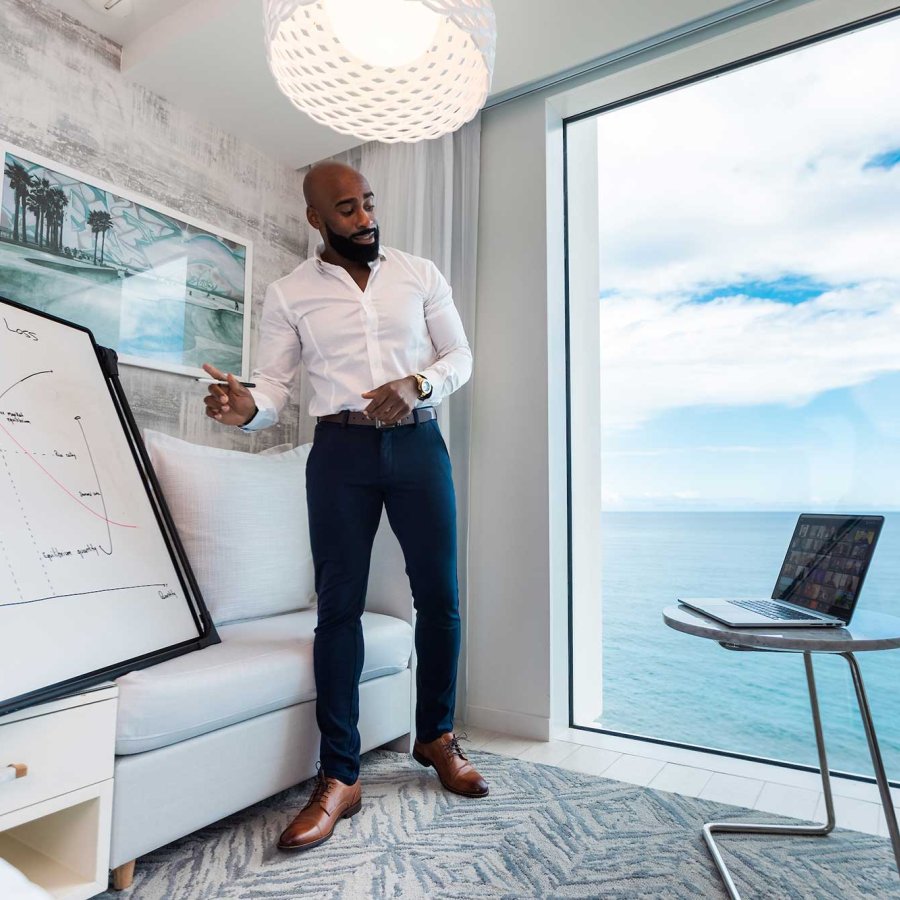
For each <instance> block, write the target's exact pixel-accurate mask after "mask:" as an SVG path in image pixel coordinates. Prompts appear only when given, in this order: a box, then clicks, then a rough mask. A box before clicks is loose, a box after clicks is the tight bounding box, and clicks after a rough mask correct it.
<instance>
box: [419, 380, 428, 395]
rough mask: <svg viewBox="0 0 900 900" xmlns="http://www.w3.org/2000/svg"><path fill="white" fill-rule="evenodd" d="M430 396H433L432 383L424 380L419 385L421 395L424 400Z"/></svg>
mask: <svg viewBox="0 0 900 900" xmlns="http://www.w3.org/2000/svg"><path fill="white" fill-rule="evenodd" d="M429 394H431V382H430V381H429V380H428V379H427V378H423V379H422V382H421V384H420V385H419V395H420V396H421V397H423V398H424V397H427V396H429Z"/></svg>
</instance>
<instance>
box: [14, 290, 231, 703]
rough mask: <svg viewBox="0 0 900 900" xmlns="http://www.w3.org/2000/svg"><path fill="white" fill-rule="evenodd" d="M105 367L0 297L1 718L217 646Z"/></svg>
mask: <svg viewBox="0 0 900 900" xmlns="http://www.w3.org/2000/svg"><path fill="white" fill-rule="evenodd" d="M98 353H99V356H98ZM110 360H112V365H109V361H110ZM114 360H115V354H113V353H112V352H111V351H104V350H102V348H100V350H99V351H98V348H97V346H96V344H95V343H94V340H93V337H92V336H91V333H90V332H89V331H88V330H87V329H84V328H81V327H80V326H77V325H74V324H72V323H69V322H65V321H63V320H61V319H56V318H54V317H51V316H47V315H46V314H42V313H38V312H35V311H33V310H30V309H26V308H25V307H22V306H18V305H16V304H13V303H11V302H9V301H6V300H3V299H2V298H0V712H8V711H11V710H12V709H14V708H18V707H20V706H22V705H29V704H30V703H34V702H39V701H43V700H45V699H49V698H50V696H53V695H58V694H60V693H65V692H67V689H69V690H73V689H76V688H77V687H80V686H81V685H84V684H86V683H87V682H88V681H94V682H96V681H102V680H106V679H108V678H110V677H114V676H115V675H117V674H122V673H123V672H126V671H129V670H131V669H134V668H140V667H142V666H144V665H148V664H151V663H153V662H156V661H158V660H159V659H162V658H167V657H169V656H173V655H177V654H178V653H180V652H187V651H189V650H192V649H196V648H197V647H199V646H205V645H207V644H209V643H215V642H218V637H217V635H216V634H215V629H214V627H213V625H212V623H211V621H210V619H209V614H208V612H207V611H206V608H205V606H204V604H203V601H202V598H201V597H200V595H199V591H198V590H197V589H196V583H195V582H194V581H193V576H192V575H191V573H190V568H189V566H188V564H187V562H186V559H185V558H184V554H183V550H182V549H181V547H180V544H179V543H178V541H177V535H176V534H175V532H174V528H173V527H172V526H171V519H169V517H168V511H167V509H166V507H165V503H164V500H163V498H162V497H161V495H160V494H159V491H158V486H157V485H156V481H155V478H154V477H153V474H152V470H151V469H150V463H149V461H148V460H147V457H146V453H145V452H144V450H143V445H142V444H141V443H140V437H139V436H138V435H137V429H136V427H135V426H134V423H133V419H132V418H131V413H130V410H129V409H128V407H127V401H126V400H125V398H124V394H122V392H121V386H120V385H119V383H118V378H117V375H116V373H115V372H114V371H113V372H112V373H111V372H110V371H109V369H110V368H113V367H114ZM103 363H106V364H107V365H106V366H104V365H103Z"/></svg>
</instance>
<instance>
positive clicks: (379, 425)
mask: <svg viewBox="0 0 900 900" xmlns="http://www.w3.org/2000/svg"><path fill="white" fill-rule="evenodd" d="M399 424H400V423H399V422H394V424H393V425H386V424H385V423H384V422H382V421H381V419H376V420H375V427H376V428H377V429H378V430H379V431H387V430H388V429H390V428H396V427H397V426H398V425H399Z"/></svg>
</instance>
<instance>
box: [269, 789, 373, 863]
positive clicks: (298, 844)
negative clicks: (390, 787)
mask: <svg viewBox="0 0 900 900" xmlns="http://www.w3.org/2000/svg"><path fill="white" fill-rule="evenodd" d="M361 807H362V791H361V790H360V786H359V779H357V781H356V784H349V785H348V784H344V782H343V781H340V780H338V779H337V778H326V777H325V775H324V774H323V773H322V772H319V778H318V781H317V782H316V786H315V788H314V789H313V792H312V796H311V797H310V798H309V802H308V803H307V804H306V806H304V807H303V809H301V810H300V812H299V813H297V816H296V818H295V819H294V821H293V822H291V824H290V825H288V827H287V828H286V829H285V830H284V832H283V833H282V835H281V837H280V838H279V839H278V848H279V849H280V850H309V849H311V848H312V847H318V846H319V844H324V843H325V841H327V840H328V838H330V837H331V835H332V833H333V832H334V826H335V825H337V822H338V819H349V818H350V816H355V815H356V814H357V813H358V812H359V811H360V809H361Z"/></svg>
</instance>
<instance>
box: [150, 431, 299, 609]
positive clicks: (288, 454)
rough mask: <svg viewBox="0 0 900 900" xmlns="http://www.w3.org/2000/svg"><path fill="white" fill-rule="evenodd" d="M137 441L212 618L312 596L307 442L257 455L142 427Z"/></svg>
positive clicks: (295, 603)
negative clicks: (141, 442) (147, 457)
mask: <svg viewBox="0 0 900 900" xmlns="http://www.w3.org/2000/svg"><path fill="white" fill-rule="evenodd" d="M144 443H145V444H146V446H147V452H148V453H149V455H150V460H151V462H152V463H153V468H154V470H155V471H156V475H157V478H158V479H159V483H160V485H161V487H162V491H163V495H164V497H165V499H166V502H167V504H168V506H169V510H170V511H171V513H172V519H173V520H174V522H175V527H176V528H177V530H178V535H179V537H180V538H181V542H182V544H184V549H185V553H186V554H187V557H188V561H189V562H190V564H191V568H192V569H193V570H194V575H195V577H196V579H197V583H198V585H199V586H200V591H201V592H202V594H203V598H204V600H205V601H206V605H207V608H208V609H209V611H210V614H211V616H212V619H213V621H214V622H215V623H216V624H217V625H221V624H223V623H225V622H233V621H236V620H238V619H251V618H257V617H259V616H268V615H274V614H276V613H283V612H291V611H293V610H297V609H304V608H306V607H308V606H311V605H312V604H313V602H314V601H315V573H314V569H313V561H312V551H311V550H310V546H309V522H308V519H307V512H306V460H307V457H308V456H309V451H310V448H311V446H312V445H311V444H304V445H302V446H300V447H296V448H294V449H292V450H287V451H285V452H283V453H277V454H274V455H265V456H263V455H261V454H254V453H243V452H241V451H237V450H222V449H219V448H216V447H204V446H201V445H199V444H192V443H189V442H188V441H182V440H179V439H178V438H174V437H171V436H170V435H167V434H163V433H162V432H158V431H151V430H149V429H147V430H145V431H144Z"/></svg>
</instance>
